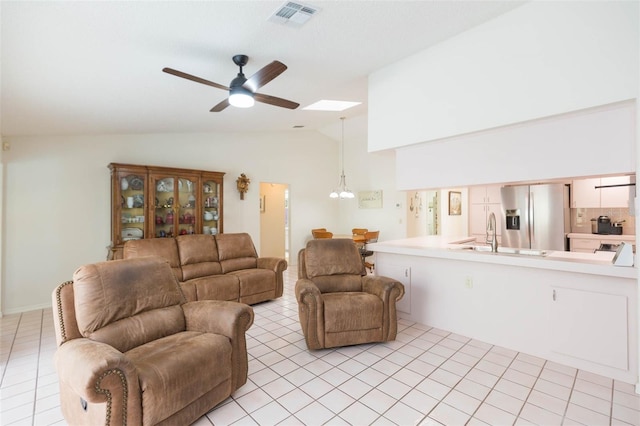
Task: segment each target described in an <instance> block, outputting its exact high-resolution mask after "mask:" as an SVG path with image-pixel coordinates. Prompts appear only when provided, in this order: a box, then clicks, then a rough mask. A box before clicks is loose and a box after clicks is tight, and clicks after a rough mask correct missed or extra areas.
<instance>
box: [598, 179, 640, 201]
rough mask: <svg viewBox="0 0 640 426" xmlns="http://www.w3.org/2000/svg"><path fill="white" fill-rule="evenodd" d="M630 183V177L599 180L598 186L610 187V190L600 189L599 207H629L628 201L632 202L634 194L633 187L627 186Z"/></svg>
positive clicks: (634, 188) (634, 189)
mask: <svg viewBox="0 0 640 426" xmlns="http://www.w3.org/2000/svg"><path fill="white" fill-rule="evenodd" d="M631 182H635V179H634V180H633V181H632V180H631V176H614V177H604V178H602V179H600V186H605V187H606V186H610V185H624V186H612V187H610V188H600V189H599V190H598V191H600V206H601V207H624V208H628V207H629V200H631V202H633V199H634V198H635V193H636V187H635V185H628V184H629V183H631Z"/></svg>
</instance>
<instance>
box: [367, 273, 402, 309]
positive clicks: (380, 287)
mask: <svg viewBox="0 0 640 426" xmlns="http://www.w3.org/2000/svg"><path fill="white" fill-rule="evenodd" d="M394 289H395V290H396V292H397V296H395V300H394V302H395V301H398V300H400V299H402V296H404V285H402V283H400V282H399V281H397V280H394V279H393V278H389V277H379V276H371V275H367V276H364V277H362V291H364V292H367V293H371V294H375V295H376V296H378V297H379V298H380V299H382V301H384V303H388V302H390V301H391V299H390V298H392V297H393V296H394V295H393V294H392V292H393V290H394Z"/></svg>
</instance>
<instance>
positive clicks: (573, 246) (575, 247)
mask: <svg viewBox="0 0 640 426" xmlns="http://www.w3.org/2000/svg"><path fill="white" fill-rule="evenodd" d="M598 247H600V240H591V239H581V238H580V239H579V238H570V239H569V249H570V250H571V251H577V252H582V253H593V252H594V251H595V250H596V249H597V248H598Z"/></svg>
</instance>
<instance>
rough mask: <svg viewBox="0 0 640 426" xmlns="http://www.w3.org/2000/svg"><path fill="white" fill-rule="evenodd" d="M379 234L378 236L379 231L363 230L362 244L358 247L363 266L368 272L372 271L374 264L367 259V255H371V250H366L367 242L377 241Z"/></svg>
mask: <svg viewBox="0 0 640 426" xmlns="http://www.w3.org/2000/svg"><path fill="white" fill-rule="evenodd" d="M379 236H380V231H367V232H365V234H364V244H363V245H362V248H361V249H360V255H361V256H362V262H363V263H364V267H365V268H367V269H368V270H369V271H370V272H373V269H374V268H375V264H374V263H371V262H368V261H367V257H370V256H373V251H372V250H367V244H368V243H376V242H378V237H379Z"/></svg>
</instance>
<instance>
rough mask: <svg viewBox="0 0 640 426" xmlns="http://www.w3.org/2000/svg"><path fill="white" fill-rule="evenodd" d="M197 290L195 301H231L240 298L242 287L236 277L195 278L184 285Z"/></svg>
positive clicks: (212, 276)
mask: <svg viewBox="0 0 640 426" xmlns="http://www.w3.org/2000/svg"><path fill="white" fill-rule="evenodd" d="M182 285H183V286H193V287H194V288H195V299H194V300H231V301H237V300H238V299H239V297H240V285H239V280H238V277H236V276H235V275H211V276H208V277H200V278H194V279H192V280H189V281H187V282H185V283H183V284H182Z"/></svg>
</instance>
